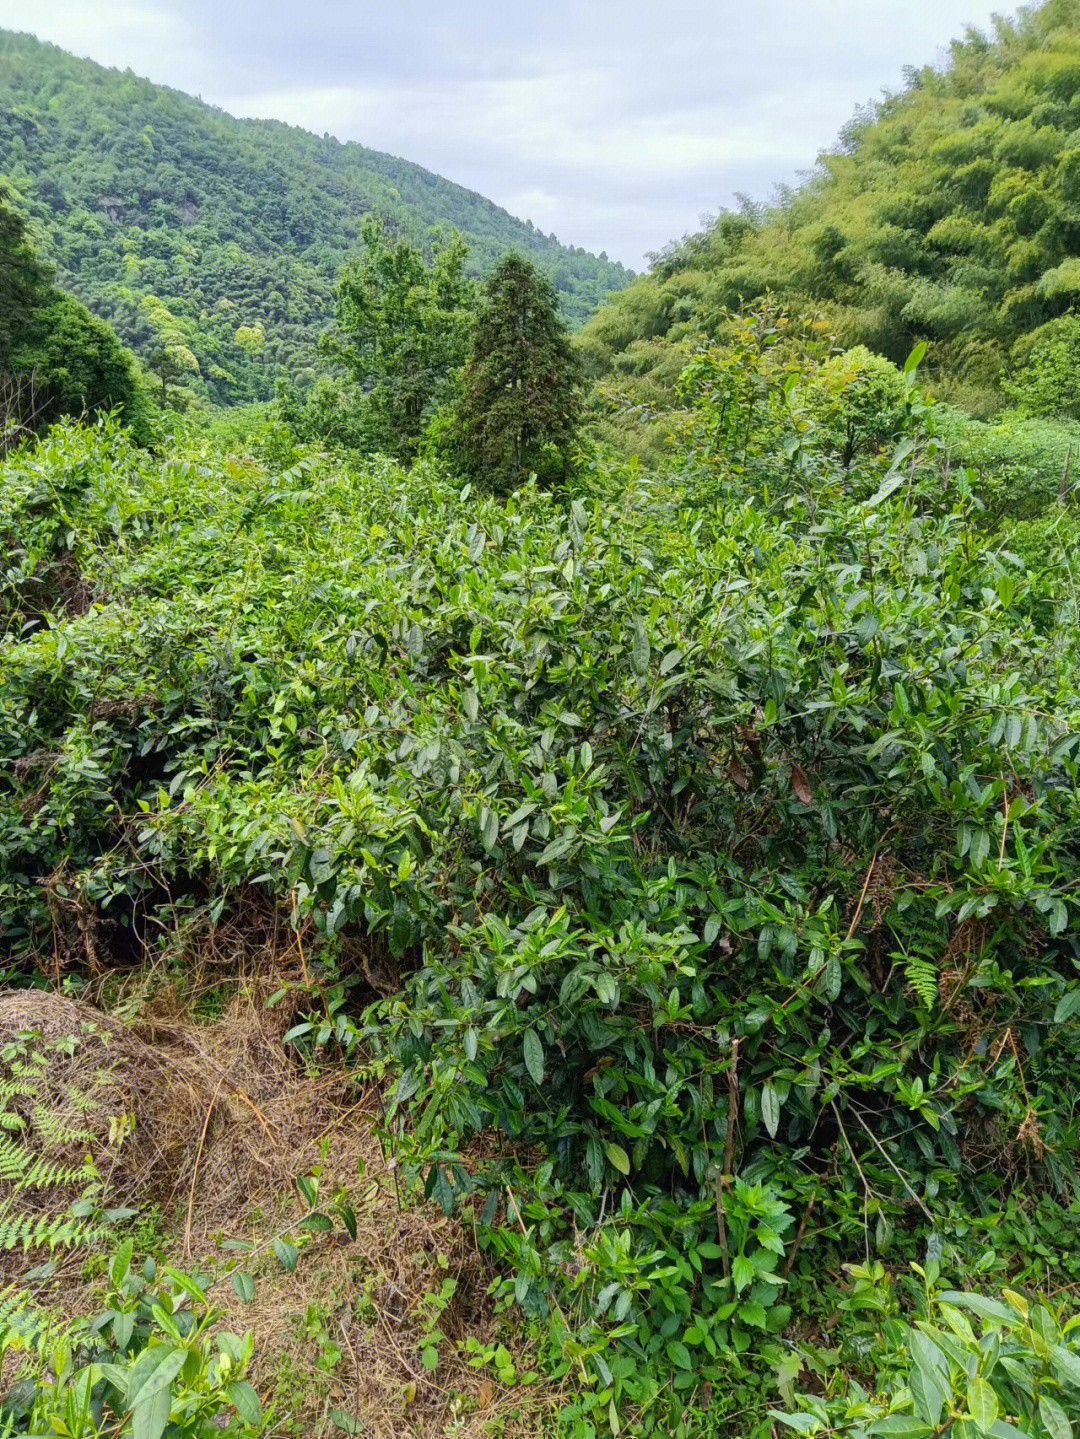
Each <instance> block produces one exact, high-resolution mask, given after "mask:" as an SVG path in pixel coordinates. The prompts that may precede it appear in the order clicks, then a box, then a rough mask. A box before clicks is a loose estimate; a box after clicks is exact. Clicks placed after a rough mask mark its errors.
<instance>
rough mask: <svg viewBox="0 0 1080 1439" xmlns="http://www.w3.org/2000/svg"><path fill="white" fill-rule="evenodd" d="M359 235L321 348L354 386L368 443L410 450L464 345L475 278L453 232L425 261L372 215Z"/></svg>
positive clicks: (449, 383)
mask: <svg viewBox="0 0 1080 1439" xmlns="http://www.w3.org/2000/svg"><path fill="white" fill-rule="evenodd" d="M362 238H363V242H364V244H363V249H362V251H361V252H360V254H359V255H358V256H356V257H355V258H354V259H352V260H350V261H349V263H348V264H347V265H346V266H345V268H344V270H343V271H342V273H341V276H340V279H339V281H338V302H337V324H336V326H335V328H334V329H333V330H331V331H330V332H329V333H328V334H327V335H326V336H325V337H324V341H323V349H324V352H325V353H327V354H329V355H330V356H332V357H333V358H334V359H336V360H337V361H338V362H339V363H341V364H342V365H343V366H344V367H345V369H346V370H347V371H348V373H349V376H350V377H351V379H352V380H353V381H354V382H355V384H356V385H357V386H358V387H359V389H360V391H361V396H362V398H361V400H360V407H361V411H362V414H361V421H362V425H363V430H364V433H365V435H366V437H367V439H368V443H369V444H370V447H371V448H373V449H381V450H384V451H385V452H386V453H388V454H394V455H398V456H402V457H408V456H410V455H412V454H414V453H415V451H416V447H417V445H418V443H419V441H420V436H421V432H422V429H423V425H424V421H425V418H427V417H428V416H429V415H430V414H431V412H432V410H433V409H434V407H435V406H437V405H438V404H440V403H441V402H442V401H444V400H445V399H446V398H447V397H448V395H449V394H450V392H451V390H452V387H453V384H454V377H455V374H456V372H457V371H458V370H459V369H460V367H461V366H462V364H463V363H464V361H465V358H466V355H467V354H468V347H469V336H470V334H471V331H472V324H473V316H474V314H475V310H476V287H475V284H474V282H473V281H471V280H469V279H467V278H466V275H465V257H466V255H467V253H468V250H467V247H466V245H465V243H464V241H463V240H462V239H461V237H460V236H455V237H454V238H453V239H452V240H451V241H450V243H449V244H447V245H445V246H444V247H442V248H441V249H439V250H437V251H436V253H435V256H434V259H433V260H432V263H431V264H430V265H428V264H426V263H425V261H424V258H423V256H422V255H421V254H420V252H419V251H418V250H417V249H416V248H415V247H414V246H413V245H412V244H411V243H410V242H409V240H407V239H406V238H404V237H397V238H395V237H393V236H391V235H390V234H389V233H388V232H387V229H386V227H385V225H384V224H383V222H382V221H381V220H380V219H378V218H377V217H376V216H374V215H369V216H368V218H367V219H366V220H365V222H364V228H363V232H362Z"/></svg>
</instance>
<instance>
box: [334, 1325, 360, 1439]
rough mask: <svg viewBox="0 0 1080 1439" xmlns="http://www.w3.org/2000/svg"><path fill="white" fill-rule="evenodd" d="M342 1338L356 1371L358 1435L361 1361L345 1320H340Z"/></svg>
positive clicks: (355, 1417)
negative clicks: (353, 1345)
mask: <svg viewBox="0 0 1080 1439" xmlns="http://www.w3.org/2000/svg"><path fill="white" fill-rule="evenodd" d="M338 1324H339V1326H340V1328H341V1337H342V1339H344V1341H345V1348H346V1349H347V1350H348V1351H349V1353H350V1354H351V1355H352V1362H353V1368H354V1369H355V1370H356V1391H355V1393H354V1394H353V1420H354V1422H355V1424H356V1433H357V1434H359V1432H360V1360H359V1357H358V1356H357V1353H356V1350H355V1349H354V1348H353V1347H352V1340H351V1339H350V1338H349V1333H348V1330H347V1329H346V1328H345V1321H344V1319H339V1320H338Z"/></svg>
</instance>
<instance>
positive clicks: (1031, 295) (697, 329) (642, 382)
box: [583, 0, 1080, 414]
mask: <svg viewBox="0 0 1080 1439" xmlns="http://www.w3.org/2000/svg"><path fill="white" fill-rule="evenodd" d="M770 293H771V294H772V295H773V296H776V297H779V298H780V299H782V300H783V301H785V302H787V303H788V304H790V305H793V306H795V307H796V308H797V309H798V310H799V311H800V313H803V314H804V315H807V316H812V317H814V319H815V320H816V321H817V323H818V324H819V325H820V327H821V328H822V330H823V331H827V332H828V333H831V334H833V335H835V337H836V339H837V341H838V342H839V343H840V344H841V345H846V346H850V345H855V344H865V345H868V346H869V347H870V348H871V349H874V350H876V351H878V352H880V353H882V354H885V355H888V356H889V357H890V358H891V359H893V360H896V361H900V362H902V361H903V358H904V356H905V355H906V354H908V353H909V351H910V350H911V348H912V346H913V345H914V344H916V343H917V342H918V341H919V340H922V339H925V340H927V341H928V342H929V355H928V361H927V370H928V373H929V374H930V375H931V376H932V377H933V379H934V382H935V387H936V389H937V391H938V392H939V393H940V394H942V395H943V396H945V397H947V398H950V399H952V400H954V401H956V402H957V403H958V404H961V405H963V406H964V407H965V408H967V409H968V410H970V411H972V412H974V413H982V414H986V413H989V412H992V411H994V410H995V409H997V408H998V407H999V406H1000V405H1001V404H1002V402H1003V401H1007V400H1012V401H1015V402H1018V403H1020V404H1021V405H1022V406H1026V407H1028V408H1029V409H1033V410H1034V412H1036V413H1042V414H1056V413H1062V412H1065V413H1075V412H1076V406H1077V405H1078V403H1080V321H1077V320H1075V319H1074V318H1073V317H1072V312H1073V310H1074V307H1075V306H1076V305H1077V302H1078V300H1080V3H1078V0H1050V3H1047V4H1044V5H1042V6H1040V7H1037V8H1031V9H1028V10H1024V11H1022V12H1021V14H1020V15H1019V17H1018V18H1017V19H1016V20H1015V21H1010V20H1006V19H1001V18H998V19H997V20H995V21H994V29H993V33H992V34H991V35H982V34H979V33H977V32H976V31H974V30H969V31H968V33H967V34H966V36H965V37H964V38H963V39H962V40H959V41H957V42H955V43H954V44H953V45H952V46H951V47H950V52H949V56H948V60H947V62H946V63H945V64H944V65H942V66H939V67H926V68H922V69H917V70H916V69H913V70H910V71H909V72H908V75H907V83H906V86H905V87H904V89H903V90H902V91H901V92H900V93H897V94H894V95H891V96H888V97H886V98H885V99H884V100H883V101H882V102H881V103H879V104H877V105H874V106H871V107H869V108H868V109H867V110H865V111H863V112H860V113H859V114H858V115H857V117H856V119H855V120H854V121H853V122H852V123H851V124H849V125H848V126H847V127H846V128H845V130H844V131H843V133H842V134H841V136H840V139H839V142H838V143H837V145H836V146H835V148H833V149H832V150H830V151H829V152H827V153H826V154H824V155H822V156H821V158H820V161H819V164H818V167H817V170H816V172H815V173H814V175H813V176H812V177H811V178H810V180H809V181H808V183H807V184H805V185H804V186H803V187H802V188H800V189H798V190H795V191H790V192H787V193H785V194H783V195H781V196H780V197H779V198H778V200H777V201H776V202H775V203H774V204H772V205H771V206H769V207H766V208H760V209H759V208H756V207H754V206H753V205H744V206H743V208H742V210H741V211H740V212H736V213H722V214H721V215H719V216H718V217H717V219H716V220H715V222H714V223H713V224H712V225H711V226H710V227H709V228H707V229H706V230H705V231H704V232H703V233H701V234H697V235H693V236H689V237H687V238H686V239H685V240H683V241H681V242H679V243H676V244H674V245H672V246H671V247H670V248H669V250H668V251H667V252H666V253H664V254H663V255H661V256H660V257H658V259H657V261H656V263H655V264H654V266H653V269H652V271H651V273H650V274H649V275H648V276H646V277H643V278H642V279H640V280H638V281H637V282H636V283H635V284H634V285H632V286H631V287H630V288H629V289H627V290H624V291H623V292H622V293H621V294H620V295H619V296H617V297H615V298H613V299H612V300H611V301H610V302H609V303H608V304H607V305H606V306H605V307H603V309H602V310H601V312H600V313H599V314H598V315H597V317H596V318H595V319H594V320H593V321H592V322H591V323H590V324H589V325H588V326H587V327H586V331H585V334H584V336H583V341H584V345H585V349H586V351H587V353H588V356H589V360H590V363H591V366H592V368H593V371H594V373H596V374H598V375H601V376H607V377H610V379H611V381H612V383H613V384H614V385H615V388H616V389H619V390H620V391H621V393H622V396H623V399H624V401H627V402H628V403H631V404H633V405H636V406H641V405H650V406H652V407H655V406H656V405H657V404H662V403H663V402H664V400H665V397H667V398H670V397H671V395H672V393H673V388H672V382H671V377H672V376H673V375H675V374H677V373H678V368H679V366H678V363H677V361H676V357H675V356H673V355H672V354H671V353H669V350H670V347H671V346H672V345H674V346H676V347H682V349H683V352H685V350H686V348H687V347H688V346H689V347H692V346H693V344H694V343H696V341H697V339H698V337H700V336H702V335H705V336H709V335H711V334H713V333H715V331H716V327H717V325H718V324H720V323H721V321H722V316H723V314H724V312H725V310H726V309H729V308H734V307H737V306H738V305H739V304H740V303H744V302H748V301H755V300H759V299H760V298H761V297H763V296H765V295H766V294H770Z"/></svg>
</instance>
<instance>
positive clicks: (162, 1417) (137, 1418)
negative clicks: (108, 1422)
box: [131, 1357, 183, 1439]
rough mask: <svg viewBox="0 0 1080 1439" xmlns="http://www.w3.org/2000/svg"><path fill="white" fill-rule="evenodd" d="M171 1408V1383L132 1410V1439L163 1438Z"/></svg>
mask: <svg viewBox="0 0 1080 1439" xmlns="http://www.w3.org/2000/svg"><path fill="white" fill-rule="evenodd" d="M181 1362H183V1360H182V1357H181ZM170 1383H171V1381H170ZM171 1409H172V1391H171V1389H170V1387H169V1385H166V1386H165V1388H164V1389H159V1390H158V1391H157V1393H156V1394H153V1395H151V1396H150V1397H144V1398H143V1399H141V1400H140V1401H139V1402H138V1404H136V1405H135V1406H134V1407H133V1408H132V1411H131V1439H161V1436H162V1435H163V1434H164V1433H165V1430H166V1428H167V1427H168V1424H169V1413H170V1411H171Z"/></svg>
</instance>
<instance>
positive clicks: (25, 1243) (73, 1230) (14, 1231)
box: [0, 1212, 105, 1253]
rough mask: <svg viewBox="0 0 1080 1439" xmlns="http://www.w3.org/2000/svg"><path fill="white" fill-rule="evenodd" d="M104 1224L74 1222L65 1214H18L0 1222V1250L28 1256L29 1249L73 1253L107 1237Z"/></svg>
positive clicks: (88, 1221)
mask: <svg viewBox="0 0 1080 1439" xmlns="http://www.w3.org/2000/svg"><path fill="white" fill-rule="evenodd" d="M104 1232H105V1231H104V1229H103V1227H102V1226H101V1225H100V1224H95V1223H94V1222H93V1221H92V1220H80V1219H75V1218H73V1217H72V1216H71V1215H70V1214H68V1213H66V1212H65V1213H63V1214H37V1215H34V1214H16V1215H13V1216H11V1217H10V1218H0V1250H7V1249H18V1248H19V1247H20V1246H21V1247H22V1250H23V1252H24V1253H25V1252H26V1251H27V1250H29V1249H43V1248H48V1249H49V1250H50V1252H51V1251H52V1250H54V1249H61V1248H63V1249H73V1248H75V1247H76V1246H77V1245H87V1244H93V1243H95V1242H96V1241H97V1240H98V1239H100V1238H101V1237H102V1235H103V1234H104Z"/></svg>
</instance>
